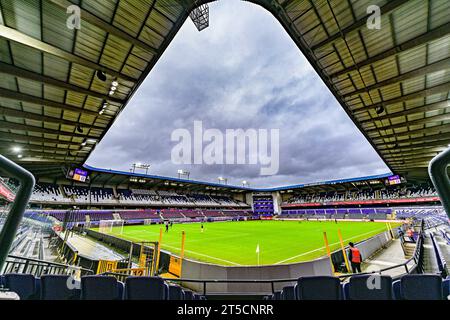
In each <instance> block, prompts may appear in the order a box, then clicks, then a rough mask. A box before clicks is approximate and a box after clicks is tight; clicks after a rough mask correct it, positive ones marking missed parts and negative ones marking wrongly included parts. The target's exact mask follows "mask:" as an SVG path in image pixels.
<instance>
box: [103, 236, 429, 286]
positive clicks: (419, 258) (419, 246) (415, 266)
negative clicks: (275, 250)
mask: <svg viewBox="0 0 450 320" xmlns="http://www.w3.org/2000/svg"><path fill="white" fill-rule="evenodd" d="M423 251H424V248H423V235H422V232H421V233H420V234H419V237H418V239H417V242H416V248H415V251H414V254H413V256H412V257H411V258H410V259H408V260H407V261H405V262H403V263H401V264H398V265H395V266H391V267H387V268H384V269H380V270H377V271H373V272H365V273H358V275H373V274H380V275H381V274H385V273H386V272H387V271H390V270H393V269H398V268H404V269H405V274H410V273H423V270H424V269H423ZM103 275H109V276H114V277H116V278H117V279H118V280H119V281H122V282H124V281H125V279H126V278H127V277H129V276H130V275H126V274H121V273H114V272H105V273H103ZM354 275H355V274H346V275H340V276H338V278H339V279H340V280H341V282H344V281H346V280H347V278H350V277H352V276H354ZM401 276H402V275H399V276H396V277H393V278H394V279H395V278H398V277H401ZM163 279H164V280H165V281H167V282H174V283H197V284H198V283H200V284H202V294H203V295H207V294H217V293H214V292H209V293H208V284H233V283H241V284H242V283H244V284H245V283H247V284H267V285H268V287H270V290H268V291H267V292H266V293H257V295H266V294H269V293H270V292H272V293H275V285H276V284H277V283H294V282H297V280H298V279H297V278H295V279H268V280H252V279H245V280H240V279H236V280H230V279H225V280H223V279H221V280H218V279H203V280H202V279H183V278H181V279H176V278H175V279H174V278H163ZM245 295H251V293H245Z"/></svg>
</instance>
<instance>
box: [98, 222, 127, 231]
mask: <svg viewBox="0 0 450 320" xmlns="http://www.w3.org/2000/svg"><path fill="white" fill-rule="evenodd" d="M124 221H125V220H100V223H99V225H98V229H99V232H100V233H106V234H110V233H115V234H122V233H123V225H124Z"/></svg>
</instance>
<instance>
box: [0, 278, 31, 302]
mask: <svg viewBox="0 0 450 320" xmlns="http://www.w3.org/2000/svg"><path fill="white" fill-rule="evenodd" d="M3 285H4V286H5V287H6V288H8V289H9V290H10V291H14V292H15V293H17V295H18V296H19V297H20V299H21V300H32V299H38V298H39V294H38V291H37V288H36V278H35V277H34V276H33V275H31V274H18V273H9V274H5V275H4V276H3Z"/></svg>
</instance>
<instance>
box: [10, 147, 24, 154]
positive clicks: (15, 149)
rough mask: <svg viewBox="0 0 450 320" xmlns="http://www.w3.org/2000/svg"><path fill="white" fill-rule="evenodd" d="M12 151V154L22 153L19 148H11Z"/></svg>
mask: <svg viewBox="0 0 450 320" xmlns="http://www.w3.org/2000/svg"><path fill="white" fill-rule="evenodd" d="M12 151H13V152H14V153H19V152H21V151H22V148H21V147H13V148H12Z"/></svg>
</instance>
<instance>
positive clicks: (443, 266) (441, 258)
mask: <svg viewBox="0 0 450 320" xmlns="http://www.w3.org/2000/svg"><path fill="white" fill-rule="evenodd" d="M430 237H431V242H432V244H433V249H434V253H435V255H436V261H437V265H438V268H439V271H440V272H441V275H442V277H443V278H445V277H447V262H446V261H445V259H444V256H443V255H442V251H441V248H440V247H439V244H438V243H436V239H435V238H434V235H433V234H432V233H430Z"/></svg>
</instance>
